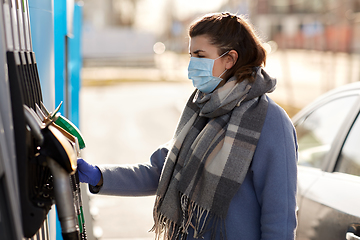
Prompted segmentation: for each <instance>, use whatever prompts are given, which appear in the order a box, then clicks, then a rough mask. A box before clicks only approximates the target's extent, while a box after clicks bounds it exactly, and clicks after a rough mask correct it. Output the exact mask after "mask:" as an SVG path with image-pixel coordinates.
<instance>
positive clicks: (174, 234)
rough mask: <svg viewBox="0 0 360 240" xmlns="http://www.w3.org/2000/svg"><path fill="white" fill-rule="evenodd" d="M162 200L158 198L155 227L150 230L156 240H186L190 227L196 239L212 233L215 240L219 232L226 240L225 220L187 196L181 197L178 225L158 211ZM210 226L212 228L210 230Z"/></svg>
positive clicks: (155, 209)
mask: <svg viewBox="0 0 360 240" xmlns="http://www.w3.org/2000/svg"><path fill="white" fill-rule="evenodd" d="M160 202H161V198H160V197H159V196H156V200H155V208H154V226H153V227H152V229H151V230H150V231H151V232H154V233H155V240H182V239H186V236H187V235H188V233H189V232H188V230H189V227H191V228H192V229H193V230H194V238H196V239H201V238H203V235H204V234H205V233H206V232H208V231H211V239H215V237H216V235H217V233H218V231H219V233H220V238H221V239H226V227H225V220H224V219H222V218H220V217H218V216H215V215H214V214H212V213H211V212H210V210H207V209H205V208H203V207H201V206H199V205H198V204H197V203H196V202H194V201H191V200H190V199H189V197H188V196H186V195H185V194H182V195H181V209H182V217H181V222H180V223H177V222H174V221H172V220H170V219H169V218H167V217H166V216H165V215H163V214H162V213H160V211H158V209H159V207H160V205H161V204H160ZM209 225H211V226H210V228H209Z"/></svg>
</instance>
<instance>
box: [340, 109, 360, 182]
mask: <svg viewBox="0 0 360 240" xmlns="http://www.w3.org/2000/svg"><path fill="white" fill-rule="evenodd" d="M335 171H336V172H342V173H348V174H352V175H357V176H360V117H359V116H358V117H357V118H356V121H355V123H354V124H353V126H352V128H351V130H350V132H349V134H348V136H347V138H346V140H345V143H344V145H343V147H342V149H341V152H340V155H339V160H338V163H337V165H336V169H335Z"/></svg>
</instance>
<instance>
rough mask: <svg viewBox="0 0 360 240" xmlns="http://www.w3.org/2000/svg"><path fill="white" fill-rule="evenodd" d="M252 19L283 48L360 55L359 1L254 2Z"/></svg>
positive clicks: (262, 0) (276, 0) (298, 0)
mask: <svg viewBox="0 0 360 240" xmlns="http://www.w3.org/2000/svg"><path fill="white" fill-rule="evenodd" d="M249 10H250V13H251V16H250V17H251V19H252V21H253V22H254V24H255V25H256V26H257V27H258V28H259V30H260V31H261V32H263V34H264V35H265V36H267V37H268V38H267V39H268V40H273V41H275V42H276V43H277V44H278V46H279V48H281V49H289V48H291V49H308V50H320V51H333V52H346V53H359V51H360V1H359V0H346V1H342V0H258V1H251V6H250V9H249Z"/></svg>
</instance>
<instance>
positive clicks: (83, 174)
mask: <svg viewBox="0 0 360 240" xmlns="http://www.w3.org/2000/svg"><path fill="white" fill-rule="evenodd" d="M77 171H78V174H79V180H80V182H83V183H89V184H90V185H93V186H96V184H98V182H99V181H100V179H101V171H100V169H99V168H98V167H96V166H94V165H91V164H89V163H87V162H85V161H84V159H81V158H78V160H77Z"/></svg>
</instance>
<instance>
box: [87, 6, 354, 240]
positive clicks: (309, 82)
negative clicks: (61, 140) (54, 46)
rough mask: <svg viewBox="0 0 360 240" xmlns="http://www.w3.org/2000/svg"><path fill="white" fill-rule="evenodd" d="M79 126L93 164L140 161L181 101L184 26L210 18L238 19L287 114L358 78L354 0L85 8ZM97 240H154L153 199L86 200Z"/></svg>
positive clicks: (167, 130) (169, 130)
mask: <svg viewBox="0 0 360 240" xmlns="http://www.w3.org/2000/svg"><path fill="white" fill-rule="evenodd" d="M83 4H84V5H83V30H82V41H81V42H82V57H83V67H82V72H81V80H82V87H81V92H80V128H81V131H82V133H83V134H84V137H85V140H86V141H87V148H86V149H85V150H84V152H83V157H84V158H85V159H86V160H87V161H88V162H90V163H92V164H105V163H110V164H133V163H138V162H146V161H148V159H149V157H150V155H151V153H152V152H153V151H154V150H155V149H156V148H157V147H158V146H159V145H160V144H163V143H165V142H166V141H168V140H169V139H170V138H171V137H172V134H173V132H174V130H175V127H176V123H177V120H178V118H179V115H180V113H181V110H182V108H183V106H184V103H185V101H186V100H187V97H188V96H189V95H190V94H191V92H192V91H193V87H192V84H191V81H190V80H188V79H187V64H188V61H189V54H188V37H187V31H188V26H189V25H190V23H191V22H192V21H194V20H195V19H196V18H198V17H201V16H202V15H203V14H205V13H209V12H221V11H229V12H231V13H237V14H242V15H245V16H246V17H247V18H248V19H249V20H250V22H251V23H252V24H253V25H254V27H255V29H256V30H257V33H258V35H259V36H260V37H261V39H262V40H263V42H264V46H265V48H266V49H267V51H268V59H267V64H266V67H265V69H266V70H267V72H268V73H269V74H270V75H271V76H272V77H275V78H277V80H278V84H277V89H276V90H275V92H274V93H271V94H269V96H270V97H271V98H273V99H274V100H275V101H276V102H277V103H278V104H279V105H281V106H282V107H283V108H284V109H285V110H286V111H287V113H288V114H289V116H290V117H291V116H293V115H294V114H295V113H296V112H298V111H299V110H300V109H302V108H303V107H304V106H306V105H307V104H309V103H310V102H311V101H313V100H314V99H315V98H317V97H318V96H319V95H321V94H323V93H325V92H327V91H329V90H331V89H333V88H335V87H338V86H341V85H344V84H347V83H351V82H355V81H359V80H360V71H359V67H360V0H102V1H98V0H86V1H84V2H83ZM89 198H90V206H91V208H90V210H91V214H92V216H93V225H94V236H95V237H96V238H97V239H104V240H115V239H119V240H120V239H122V240H125V239H138V240H140V239H141V240H147V239H152V237H153V235H152V233H148V230H149V229H150V228H151V227H152V206H153V203H154V198H153V197H151V196H150V197H140V198H129V197H114V196H101V195H91V194H89Z"/></svg>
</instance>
